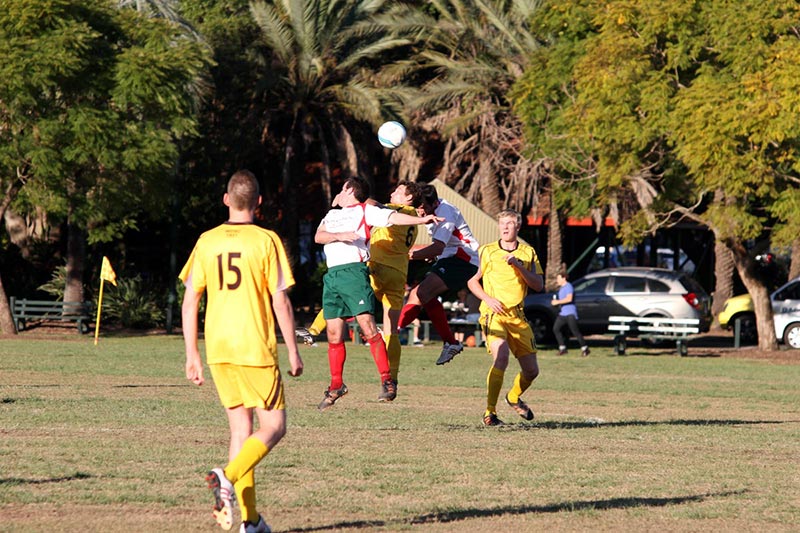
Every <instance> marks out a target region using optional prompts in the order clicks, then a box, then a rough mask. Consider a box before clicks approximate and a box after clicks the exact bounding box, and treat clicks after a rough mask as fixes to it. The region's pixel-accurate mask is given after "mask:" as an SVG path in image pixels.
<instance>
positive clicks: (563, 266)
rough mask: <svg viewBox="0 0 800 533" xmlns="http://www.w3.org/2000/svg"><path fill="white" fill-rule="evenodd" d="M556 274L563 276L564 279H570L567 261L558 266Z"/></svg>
mask: <svg viewBox="0 0 800 533" xmlns="http://www.w3.org/2000/svg"><path fill="white" fill-rule="evenodd" d="M556 275H557V276H561V277H562V278H564V279H569V271H568V270H567V264H566V263H561V265H560V266H559V267H558V270H556Z"/></svg>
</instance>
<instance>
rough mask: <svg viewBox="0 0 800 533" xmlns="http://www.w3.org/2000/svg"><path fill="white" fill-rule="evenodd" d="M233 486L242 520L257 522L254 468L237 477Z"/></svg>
mask: <svg viewBox="0 0 800 533" xmlns="http://www.w3.org/2000/svg"><path fill="white" fill-rule="evenodd" d="M234 488H235V489H236V499H237V500H238V501H239V507H240V508H241V510H242V522H253V523H255V522H258V511H256V476H255V469H251V470H250V471H249V472H247V473H246V474H245V475H243V476H242V477H241V478H239V481H237V482H236V485H234Z"/></svg>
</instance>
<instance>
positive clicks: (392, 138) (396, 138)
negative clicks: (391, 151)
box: [378, 120, 406, 148]
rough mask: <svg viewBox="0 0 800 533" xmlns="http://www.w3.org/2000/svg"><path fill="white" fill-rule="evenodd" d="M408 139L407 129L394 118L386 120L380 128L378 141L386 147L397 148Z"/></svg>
mask: <svg viewBox="0 0 800 533" xmlns="http://www.w3.org/2000/svg"><path fill="white" fill-rule="evenodd" d="M405 140H406V129H405V128H404V127H403V125H402V124H400V123H399V122H396V121H394V120H390V121H389V122H384V123H383V124H381V127H380V128H378V142H380V143H381V145H382V146H384V147H386V148H397V147H398V146H400V145H401V144H403V141H405Z"/></svg>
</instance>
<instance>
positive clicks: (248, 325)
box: [179, 223, 294, 366]
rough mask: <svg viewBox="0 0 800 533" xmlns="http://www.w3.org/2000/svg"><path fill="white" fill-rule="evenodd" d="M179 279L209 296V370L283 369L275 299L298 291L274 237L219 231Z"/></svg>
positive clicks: (243, 228)
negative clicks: (220, 366) (237, 367)
mask: <svg viewBox="0 0 800 533" xmlns="http://www.w3.org/2000/svg"><path fill="white" fill-rule="evenodd" d="M179 277H180V279H181V280H183V282H184V283H186V284H187V286H188V285H189V284H191V287H192V289H193V290H194V291H195V292H203V291H204V290H205V291H207V293H208V301H207V305H206V317H205V344H206V360H207V361H208V363H209V364H217V363H231V364H236V365H241V366H271V365H277V364H278V359H277V353H278V351H277V339H276V335H275V317H274V315H273V313H272V298H271V295H272V294H275V293H277V292H278V291H282V290H286V289H288V288H289V287H291V286H292V285H294V277H293V276H292V271H291V268H290V266H289V261H288V259H287V257H286V251H285V250H284V248H283V244H282V243H281V240H280V238H279V237H278V235H277V234H275V232H273V231H270V230H267V229H264V228H260V227H258V226H255V225H253V224H235V223H225V224H222V225H220V226H217V227H216V228H214V229H211V230H209V231H207V232H205V233H203V234H202V235H201V236H200V238H199V239H198V240H197V244H195V247H194V250H192V254H191V255H190V256H189V260H188V261H187V262H186V265H185V266H184V267H183V270H181V273H180V276H179Z"/></svg>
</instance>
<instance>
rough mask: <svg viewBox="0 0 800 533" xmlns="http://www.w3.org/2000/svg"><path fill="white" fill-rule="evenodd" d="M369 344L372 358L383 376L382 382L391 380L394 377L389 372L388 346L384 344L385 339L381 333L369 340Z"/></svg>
mask: <svg viewBox="0 0 800 533" xmlns="http://www.w3.org/2000/svg"><path fill="white" fill-rule="evenodd" d="M368 342H369V351H370V353H372V358H373V359H374V360H375V365H376V366H377V367H378V372H379V373H380V375H381V382H383V381H386V380H387V379H390V378H391V377H392V375H391V373H390V372H389V356H388V355H387V354H386V344H385V343H384V342H383V337H382V336H381V334H380V333H376V334H375V336H374V337H372V338H371V339H368Z"/></svg>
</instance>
